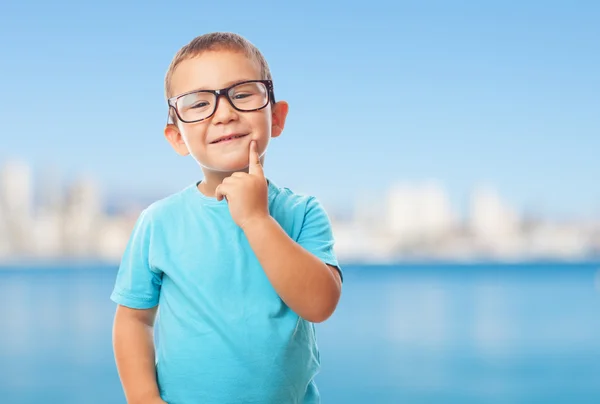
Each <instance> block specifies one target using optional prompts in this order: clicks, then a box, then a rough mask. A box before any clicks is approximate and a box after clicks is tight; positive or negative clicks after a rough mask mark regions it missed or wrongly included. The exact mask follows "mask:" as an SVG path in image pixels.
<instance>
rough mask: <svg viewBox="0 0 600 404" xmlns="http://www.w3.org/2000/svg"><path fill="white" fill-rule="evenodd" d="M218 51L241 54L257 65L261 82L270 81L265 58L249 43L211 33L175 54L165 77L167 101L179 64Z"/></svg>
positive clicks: (231, 36)
mask: <svg viewBox="0 0 600 404" xmlns="http://www.w3.org/2000/svg"><path fill="white" fill-rule="evenodd" d="M218 50H229V51H237V52H242V53H243V54H245V55H246V56H247V57H248V58H250V59H252V60H254V61H256V62H257V63H258V65H259V67H260V74H261V79H262V80H272V78H271V71H270V70H269V65H268V63H267V61H266V59H265V57H264V56H263V54H262V53H261V52H260V51H259V50H258V48H257V47H256V46H254V45H253V44H252V43H251V42H250V41H248V40H247V39H246V38H244V37H242V36H241V35H238V34H235V33H232V32H211V33H208V34H204V35H200V36H198V37H196V38H194V39H192V41H191V42H190V43H188V44H187V45H185V46H184V47H183V48H181V49H180V50H179V52H177V53H176V54H175V57H174V58H173V60H172V61H171V65H170V66H169V69H168V70H167V74H166V76H165V97H166V98H167V99H168V98H170V97H171V79H172V77H173V73H174V72H175V69H176V68H177V66H178V65H179V64H180V63H181V62H183V61H184V60H187V59H191V58H194V57H196V56H199V55H200V54H202V53H203V52H207V51H218Z"/></svg>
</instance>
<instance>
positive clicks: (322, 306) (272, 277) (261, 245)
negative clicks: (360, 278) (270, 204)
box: [244, 216, 341, 323]
mask: <svg viewBox="0 0 600 404" xmlns="http://www.w3.org/2000/svg"><path fill="white" fill-rule="evenodd" d="M244 233H245V234H246V237H247V239H248V242H249V243H250V246H251V248H252V250H253V251H254V254H255V255H256V257H257V258H258V261H259V262H260V264H261V266H262V267H263V270H264V271H265V273H266V275H267V277H268V278H269V281H270V282H271V284H272V285H273V287H274V288H275V290H276V291H277V293H278V294H279V296H280V297H281V299H282V300H283V301H284V302H285V303H286V304H287V305H288V306H289V307H290V308H291V309H292V310H294V312H296V313H297V314H298V315H299V316H300V317H302V318H304V319H306V320H308V321H311V322H315V323H318V322H322V321H325V320H326V319H327V318H329V317H330V316H331V314H333V312H334V310H335V308H336V306H337V303H338V301H339V298H340V294H341V281H340V278H339V275H338V274H336V273H335V271H337V270H336V269H331V268H330V267H329V266H327V265H326V264H325V263H323V262H322V261H321V260H320V259H319V258H317V257H315V256H314V255H313V254H311V253H310V252H308V251H306V250H305V249H304V248H302V246H300V245H299V244H298V243H296V242H295V241H294V240H292V239H291V238H290V237H289V236H288V235H287V233H286V232H285V231H284V230H283V229H282V228H281V226H280V225H279V223H277V221H276V220H275V219H273V218H272V217H271V216H268V217H265V218H263V219H260V220H255V221H253V222H248V223H247V224H246V225H245V226H244Z"/></svg>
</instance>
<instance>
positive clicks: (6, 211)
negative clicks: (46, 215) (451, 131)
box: [0, 161, 33, 255]
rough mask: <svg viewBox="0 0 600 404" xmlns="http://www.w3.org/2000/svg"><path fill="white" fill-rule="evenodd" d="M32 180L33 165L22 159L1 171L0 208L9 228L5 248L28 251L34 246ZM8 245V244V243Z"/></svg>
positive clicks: (19, 253)
mask: <svg viewBox="0 0 600 404" xmlns="http://www.w3.org/2000/svg"><path fill="white" fill-rule="evenodd" d="M32 208H33V184H32V175H31V169H30V167H29V166H28V165H27V164H25V163H23V162H20V161H9V162H7V163H6V164H5V165H4V166H3V167H2V170H1V171H0V209H1V210H2V214H0V216H1V217H2V222H3V223H2V224H0V227H4V228H5V229H6V230H7V232H8V235H9V236H8V237H3V240H2V241H3V242H4V243H5V248H8V249H9V250H10V251H11V252H12V253H13V254H16V255H26V254H28V253H29V252H30V251H31V249H32V245H31V241H32V240H31V237H30V236H31V227H32V225H33V220H32V214H33V209H32ZM6 245H7V247H6Z"/></svg>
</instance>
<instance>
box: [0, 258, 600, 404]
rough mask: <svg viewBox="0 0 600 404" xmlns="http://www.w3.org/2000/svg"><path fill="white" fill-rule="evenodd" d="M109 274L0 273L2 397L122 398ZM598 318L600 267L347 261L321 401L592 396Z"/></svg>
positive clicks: (101, 270)
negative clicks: (113, 343)
mask: <svg viewBox="0 0 600 404" xmlns="http://www.w3.org/2000/svg"><path fill="white" fill-rule="evenodd" d="M115 274H116V268H113V267H101V266H97V267H88V268H85V269H84V268H77V267H69V268H67V267H65V268H37V269H33V268H28V269H9V268H4V270H0V307H1V308H0V314H1V315H2V317H1V318H0V326H1V328H0V403H2V404H4V403H6V404H26V403H27V404H29V403H39V402H43V403H49V404H53V403H60V404H95V403H102V404H106V403H111V404H124V403H125V400H124V398H123V394H122V391H121V386H120V384H119V379H118V377H117V373H116V369H115V366H114V360H113V355H112V346H111V326H112V316H113V313H114V305H113V303H112V302H111V301H110V300H109V298H108V296H109V295H110V292H111V290H112V286H113V282H114V276H115ZM599 313H600V264H598V263H579V264H551V263H540V264H535V265H533V264H516V265H492V264H489V265H402V266H379V267H378V266H347V267H345V284H344V292H343V297H342V301H341V303H340V306H339V308H338V311H337V312H336V313H335V314H334V316H333V317H332V318H331V319H330V320H329V321H327V322H326V323H323V324H319V325H318V327H317V329H318V333H319V334H318V338H319V346H320V348H321V354H322V364H323V368H322V372H321V374H320V375H319V377H318V380H317V381H318V385H319V388H320V390H321V394H322V397H323V403H350V404H352V403H382V404H384V403H429V404H436V403H444V404H447V403H461V404H463V403H483V402H485V403H538V402H539V403H598V402H600V315H599Z"/></svg>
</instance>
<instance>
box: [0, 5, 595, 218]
mask: <svg viewBox="0 0 600 404" xmlns="http://www.w3.org/2000/svg"><path fill="white" fill-rule="evenodd" d="M6 3H7V2H3V3H2V5H0V52H1V55H2V57H1V58H0V77H1V79H0V80H1V81H0V89H1V91H2V94H3V95H4V96H3V97H1V98H0V119H1V121H2V126H3V130H2V135H1V136H2V141H1V143H0V162H2V161H3V160H5V159H7V158H21V159H24V160H26V161H29V162H30V163H31V164H32V165H34V167H35V169H36V171H37V172H42V171H45V170H46V167H47V166H54V167H57V168H58V169H59V170H60V171H61V172H62V173H63V174H64V175H65V180H69V179H70V178H72V177H74V176H78V175H83V174H86V175H90V176H92V177H94V178H96V180H97V181H98V182H99V183H100V184H101V186H102V189H103V192H104V193H105V195H107V196H109V197H114V196H117V195H118V196H125V197H141V196H143V197H161V196H164V195H166V194H168V193H170V192H175V191H177V190H179V189H181V188H182V187H184V186H186V185H188V184H189V183H191V182H192V181H194V180H195V179H198V178H200V177H201V172H200V170H199V168H198V167H197V166H196V165H195V163H194V161H193V160H192V159H191V158H181V157H179V156H177V155H176V154H175V153H174V152H173V151H172V150H171V149H170V147H169V146H168V144H167V142H166V141H165V140H164V137H163V135H162V129H163V125H164V123H165V119H166V108H165V105H166V104H165V101H164V98H163V79H164V74H165V72H166V69H167V67H168V64H169V62H170V60H171V58H172V57H173V55H174V54H175V52H176V51H177V50H178V49H179V48H180V47H181V46H183V45H184V44H186V43H187V42H188V41H189V40H191V39H192V38H193V37H195V36H197V35H200V34H203V33H206V32H209V31H233V32H238V33H240V34H242V35H244V36H246V37H247V38H248V39H250V40H251V41H252V42H253V43H254V44H256V45H257V46H258V47H259V48H260V49H261V50H262V51H263V53H264V54H265V56H266V57H267V60H268V61H269V64H270V66H271V69H272V72H273V75H274V80H275V91H276V96H277V97H278V98H279V99H285V100H287V101H288V102H289V103H290V115H289V118H288V122H287V126H286V130H285V132H284V135H283V136H282V137H281V138H279V139H275V140H274V141H273V142H272V143H271V146H270V149H269V153H268V156H267V161H266V165H265V169H266V171H267V174H268V175H269V176H270V177H271V178H272V179H273V180H274V181H275V182H276V183H277V184H279V185H285V186H289V187H290V188H292V189H295V190H298V191H300V192H307V193H311V194H314V195H317V196H318V197H319V198H320V199H322V200H323V201H324V202H325V203H326V204H328V205H329V206H337V207H342V206H345V205H346V206H347V205H349V204H351V203H352V200H353V199H354V198H355V196H356V195H357V194H359V193H362V192H368V193H370V195H372V196H373V198H375V199H380V198H382V197H383V196H384V194H383V192H384V191H385V189H386V188H387V187H388V186H390V185H391V184H393V183H394V182H396V181H415V182H418V181H421V180H427V179H430V178H435V179H437V180H439V181H440V182H441V183H442V184H444V186H445V187H446V189H447V190H448V192H449V194H450V196H451V198H452V201H453V202H454V203H455V204H456V206H457V208H461V209H462V208H463V207H464V204H465V202H466V198H467V197H468V193H469V192H470V191H471V189H472V187H473V186H475V185H477V184H481V183H486V184H493V185H494V186H496V187H497V189H498V190H499V192H500V193H501V194H502V195H503V196H504V197H505V198H506V200H507V201H508V202H509V203H511V204H513V205H515V206H516V207H518V208H519V209H522V210H528V211H531V210H535V211H537V212H543V213H545V214H548V215H555V216H557V215H558V216H560V215H590V214H596V215H598V216H600V185H599V184H600V163H599V161H600V159H599V158H598V157H597V154H599V153H600V52H599V51H598V43H600V24H598V21H600V3H599V2H593V1H587V2H584V1H569V2H567V1H563V2H557V1H527V2H521V1H496V2H491V1H490V2H485V4H484V2H480V1H467V2H460V3H458V2H446V1H413V2H399V3H398V4H392V3H388V2H378V1H369V2H363V3H362V4H356V5H350V4H348V2H327V3H325V2H323V3H322V4H319V3H320V2H302V3H300V2H298V3H297V4H291V2H290V3H285V2H282V1H279V2H235V1H230V2H226V3H223V2H217V1H212V2H199V1H195V2H187V1H181V2H177V3H170V2H166V1H165V2H152V1H149V2H144V3H142V2H139V3H133V2H131V3H128V2H117V1H104V2H90V4H85V5H84V4H76V2H73V3H70V2H69V3H67V2H60V1H57V2H42V1H39V2H32V1H20V2H9V3H12V4H6Z"/></svg>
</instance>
